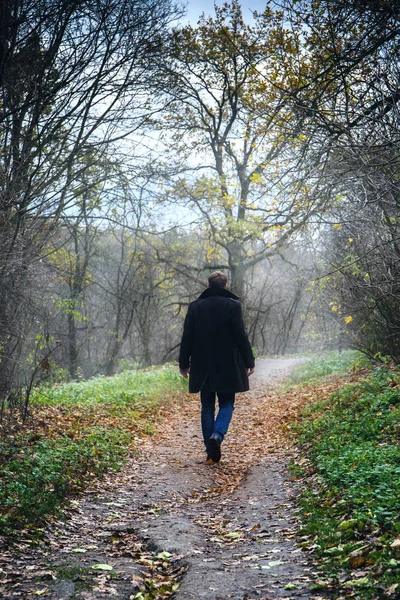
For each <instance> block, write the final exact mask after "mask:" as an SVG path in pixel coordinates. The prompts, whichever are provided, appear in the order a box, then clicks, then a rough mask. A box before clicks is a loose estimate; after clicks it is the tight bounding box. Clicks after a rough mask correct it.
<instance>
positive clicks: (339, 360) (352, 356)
mask: <svg viewBox="0 0 400 600" xmlns="http://www.w3.org/2000/svg"><path fill="white" fill-rule="evenodd" d="M366 364H367V362H366V359H365V358H364V357H363V355H362V354H360V353H359V352H357V351H356V350H345V351H343V352H341V353H339V352H336V351H332V352H326V353H324V354H323V356H322V357H312V358H311V359H309V360H307V362H304V363H302V364H300V365H299V366H298V367H296V368H295V369H294V370H293V372H292V373H291V375H290V376H289V378H288V380H287V385H293V384H296V383H312V382H316V381H320V380H321V379H324V378H326V377H329V376H330V375H342V374H344V373H346V372H348V371H351V370H354V369H356V368H359V367H361V366H363V365H366Z"/></svg>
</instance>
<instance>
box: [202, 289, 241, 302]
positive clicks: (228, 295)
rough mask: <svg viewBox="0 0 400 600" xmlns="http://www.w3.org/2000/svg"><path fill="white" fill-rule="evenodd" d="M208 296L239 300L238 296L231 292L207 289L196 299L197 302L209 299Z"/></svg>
mask: <svg viewBox="0 0 400 600" xmlns="http://www.w3.org/2000/svg"><path fill="white" fill-rule="evenodd" d="M210 296H223V297H224V298H231V299H232V300H239V297H238V296H235V294H234V293H233V292H231V291H230V290H226V289H224V288H216V287H209V288H206V289H205V290H204V292H203V293H202V294H200V296H199V297H198V300H203V298H210Z"/></svg>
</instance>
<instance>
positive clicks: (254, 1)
mask: <svg viewBox="0 0 400 600" xmlns="http://www.w3.org/2000/svg"><path fill="white" fill-rule="evenodd" d="M266 3H267V2H266V0H243V1H242V2H241V4H242V11H243V17H244V19H245V21H248V22H250V21H251V15H252V12H253V11H254V10H258V11H262V10H264V8H265V5H266ZM215 4H217V6H222V4H224V0H216V2H215ZM202 12H204V13H205V14H206V15H213V16H214V14H215V13H214V0H187V15H186V17H184V18H183V19H182V23H184V24H186V23H188V22H190V23H191V25H196V23H197V20H198V18H199V16H200V15H201V13H202Z"/></svg>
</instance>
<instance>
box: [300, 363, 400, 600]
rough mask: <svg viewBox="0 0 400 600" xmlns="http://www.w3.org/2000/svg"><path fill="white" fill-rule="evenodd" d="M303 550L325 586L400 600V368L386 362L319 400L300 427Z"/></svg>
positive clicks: (350, 594)
mask: <svg viewBox="0 0 400 600" xmlns="http://www.w3.org/2000/svg"><path fill="white" fill-rule="evenodd" d="M295 429H296V431H297V433H298V443H299V446H300V448H301V449H302V452H303V457H302V458H301V459H300V460H298V461H297V462H295V463H294V464H293V466H292V472H293V473H294V474H296V473H297V475H298V476H299V478H300V479H301V480H302V483H303V486H305V487H304V488H303V493H302V498H301V504H302V517H303V522H304V529H303V532H302V533H303V544H302V545H303V547H309V548H312V549H314V550H315V552H316V554H317V555H318V556H319V557H320V559H321V565H322V570H323V574H324V581H321V584H320V585H321V589H333V590H339V591H340V592H341V593H342V594H343V597H345V598H350V597H357V598H365V599H369V598H395V597H396V598H398V597H400V583H399V581H400V444H399V442H400V373H399V371H398V370H394V369H388V368H387V367H383V366H381V367H379V368H376V369H374V370H372V372H371V373H368V375H366V376H365V377H364V378H362V379H361V380H360V381H357V382H354V383H351V384H349V385H345V386H342V387H340V388H339V389H337V390H336V391H335V392H333V393H332V394H330V395H329V396H328V397H327V398H323V397H322V398H320V399H319V401H317V402H314V403H313V404H311V405H310V406H308V407H307V408H306V409H305V410H304V411H303V419H302V421H301V422H300V424H299V425H297V426H296V428H295Z"/></svg>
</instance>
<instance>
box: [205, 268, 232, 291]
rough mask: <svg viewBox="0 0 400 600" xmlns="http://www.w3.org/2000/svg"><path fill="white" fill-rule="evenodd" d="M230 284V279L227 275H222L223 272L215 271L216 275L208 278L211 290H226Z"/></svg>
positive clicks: (213, 274) (212, 274)
mask: <svg viewBox="0 0 400 600" xmlns="http://www.w3.org/2000/svg"><path fill="white" fill-rule="evenodd" d="M227 283H228V278H227V276H226V275H225V273H222V271H215V272H214V273H211V275H210V276H209V278H208V287H210V288H221V289H223V288H225V287H226V284H227Z"/></svg>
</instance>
